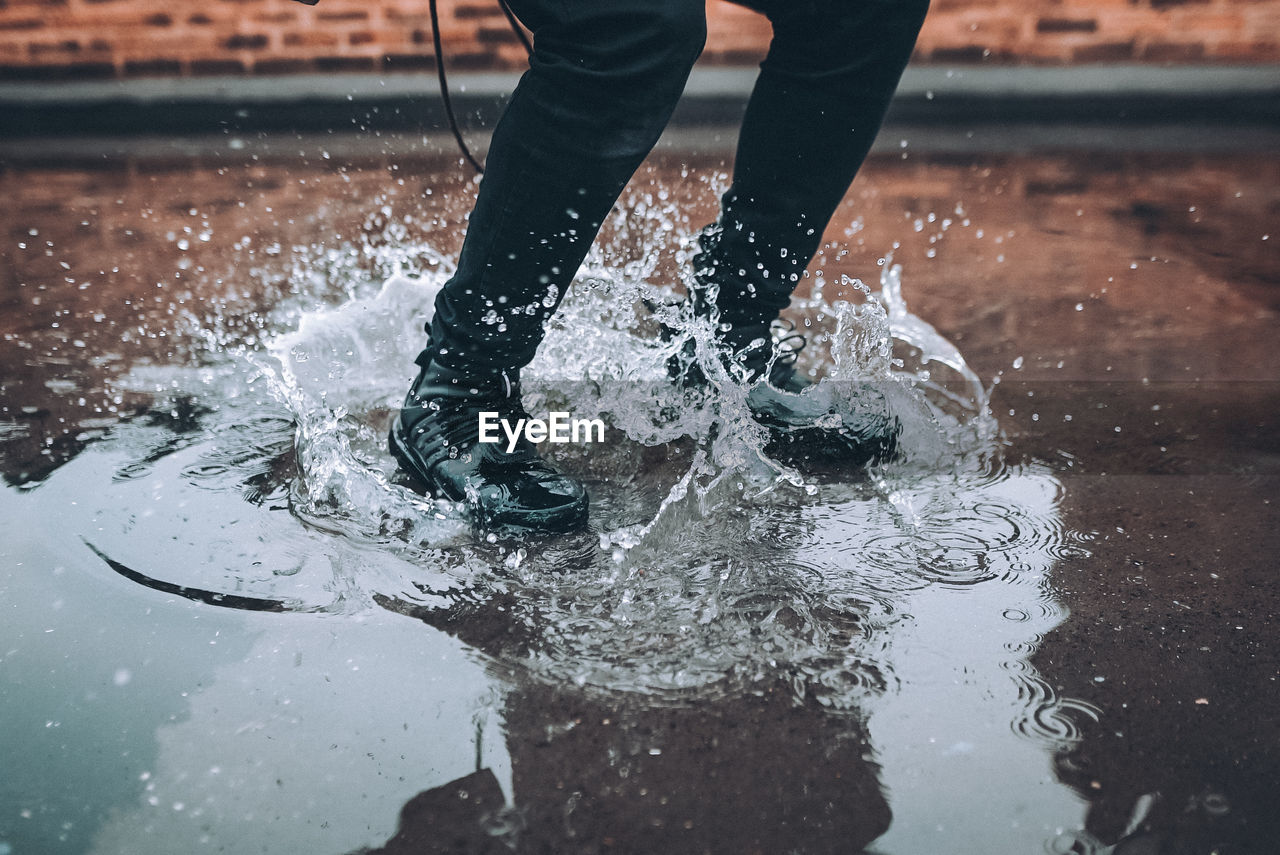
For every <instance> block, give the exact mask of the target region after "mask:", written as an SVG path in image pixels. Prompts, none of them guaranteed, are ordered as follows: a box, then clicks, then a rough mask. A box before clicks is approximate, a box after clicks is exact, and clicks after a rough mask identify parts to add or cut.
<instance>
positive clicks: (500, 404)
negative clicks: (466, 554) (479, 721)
mask: <svg viewBox="0 0 1280 855" xmlns="http://www.w3.org/2000/svg"><path fill="white" fill-rule="evenodd" d="M419 364H420V365H422V370H421V371H420V372H419V373H418V377H417V379H416V380H414V382H413V386H412V387H411V388H410V389H409V394H408V395H407V396H406V397H405V401H404V406H403V408H402V409H401V410H400V412H399V413H398V414H397V415H396V417H395V420H394V421H393V422H392V424H391V432H390V437H389V444H390V446H391V453H392V454H393V455H395V457H396V459H397V460H399V462H400V465H401V466H403V467H404V469H405V470H407V471H408V472H411V473H412V474H413V475H415V476H417V477H418V479H419V480H421V481H422V482H423V483H424V484H425V485H426V486H427V487H428V488H430V489H431V490H432V491H433V492H435V493H437V494H440V495H443V496H444V497H445V498H448V499H450V500H452V501H455V502H462V503H464V504H465V505H466V506H467V507H468V508H469V509H470V511H471V513H472V515H473V518H474V522H475V523H476V525H477V526H479V527H480V528H481V529H484V530H493V529H519V530H526V531H536V532H545V533H564V532H569V531H573V530H575V529H579V528H582V527H583V526H584V525H586V523H587V494H586V490H585V489H584V488H583V486H582V484H580V483H579V482H578V481H575V480H574V479H572V478H570V477H568V476H566V475H563V474H561V473H559V472H556V471H555V470H554V469H552V468H551V467H550V466H549V465H548V464H547V462H546V461H544V460H543V459H542V458H541V457H540V456H539V455H538V453H537V451H536V450H535V448H534V446H533V444H532V443H530V442H529V441H528V440H527V439H525V438H524V437H523V435H522V436H521V438H520V439H519V440H518V441H517V442H516V445H515V448H514V449H512V450H511V451H510V452H508V450H507V448H508V440H507V437H506V435H505V433H504V431H503V430H502V429H501V428H498V429H497V431H496V435H497V436H498V442H496V443H482V442H480V414H481V413H483V412H489V413H496V414H497V418H498V419H505V420H506V421H507V423H508V424H510V425H512V426H514V425H516V423H517V420H519V419H528V418H529V414H528V413H527V412H526V411H525V409H524V405H523V404H522V403H521V401H520V389H519V383H518V381H517V382H512V380H511V378H510V377H509V376H508V374H506V373H504V372H497V373H494V372H488V373H480V372H462V371H455V370H452V369H450V368H448V367H446V366H444V365H441V364H439V363H438V362H435V361H432V360H431V359H430V357H429V356H426V355H425V353H424V356H422V357H419Z"/></svg>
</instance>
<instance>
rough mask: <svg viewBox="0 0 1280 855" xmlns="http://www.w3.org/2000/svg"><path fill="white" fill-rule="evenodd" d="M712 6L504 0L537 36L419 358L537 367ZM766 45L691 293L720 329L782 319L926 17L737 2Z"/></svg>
mask: <svg viewBox="0 0 1280 855" xmlns="http://www.w3.org/2000/svg"><path fill="white" fill-rule="evenodd" d="M705 2H706V0H510V5H511V7H512V9H513V11H514V12H515V13H516V14H517V15H518V16H519V17H520V19H521V20H522V21H523V22H524V23H525V24H526V25H527V26H528V27H529V29H530V30H531V31H532V32H533V34H534V53H533V56H532V58H531V61H530V67H529V70H528V71H527V72H526V73H525V74H524V76H523V77H522V78H521V80H520V84H519V86H518V87H517V88H516V90H515V92H514V93H513V95H512V98H511V101H510V103H509V105H508V106H507V109H506V112H505V113H504V114H503V116H502V118H501V120H500V121H499V122H498V125H497V127H496V128H495V130H494V132H493V139H492V142H491V144H490V148H489V155H488V163H487V165H486V169H485V175H484V178H483V180H482V181H481V183H480V191H479V197H478V198H477V200H476V205H475V209H474V210H473V211H472V214H471V220H470V224H469V226H468V229H467V235H466V238H465V240H464V243H463V247H462V254H461V256H460V258H459V262H458V269H457V273H456V275H454V276H453V278H452V279H450V281H449V282H448V283H447V284H446V285H445V287H444V288H443V289H442V290H441V292H440V294H439V296H438V297H437V299H436V305H435V319H434V321H433V322H432V323H431V324H430V325H429V329H428V331H429V332H430V335H431V343H430V346H429V347H428V349H427V350H426V351H424V352H423V355H422V356H421V357H420V358H419V361H420V362H423V361H424V360H425V359H427V358H434V359H437V360H439V361H441V362H443V363H444V364H446V365H448V366H450V367H452V368H455V369H458V370H481V371H484V370H511V369H517V368H519V367H521V366H523V365H525V364H527V363H528V362H529V361H530V360H532V359H533V356H534V351H535V350H536V348H537V346H538V344H539V342H541V340H542V334H543V324H544V322H545V321H546V319H547V318H549V317H550V316H551V315H552V314H553V313H554V312H555V309H556V307H557V306H558V305H559V302H560V300H561V298H562V297H563V296H564V294H565V291H566V290H567V289H568V286H569V283H570V282H571V280H572V279H573V276H574V274H575V273H576V272H577V270H578V267H579V266H580V264H581V263H582V260H583V258H584V257H585V256H586V253H587V251H588V249H589V247H590V245H591V242H592V241H593V240H594V239H595V236H596V232H597V231H598V230H599V228H600V224H601V223H602V222H603V221H604V218H605V216H606V215H607V214H608V213H609V210H610V208H611V207H612V206H613V203H614V202H615V201H616V200H617V198H618V195H619V194H620V193H621V192H622V189H623V187H624V186H625V185H626V183H627V181H628V180H629V179H630V177H631V175H632V173H633V172H634V171H635V170H636V168H637V167H638V166H639V165H640V162H641V161H642V160H643V159H644V157H645V155H647V154H648V153H649V150H650V149H651V148H652V147H653V145H654V143H655V142H657V139H658V136H659V135H660V134H661V133H662V130H663V128H664V127H665V125H666V123H667V121H668V120H669V119H670V117H671V113H672V110H673V109H674V107H675V104H676V101H677V99H679V97H680V94H681V92H682V91H683V89H684V85H685V82H686V80H687V79H688V76H689V71H690V69H691V67H692V65H693V62H694V60H695V59H697V57H698V55H699V53H701V51H702V46H703V43H704V41H705V39H706V13H705ZM738 2H741V3H742V5H746V6H750V7H752V8H754V9H757V10H758V11H760V12H763V13H764V14H765V15H767V16H768V18H769V20H770V22H771V23H772V25H773V41H772V43H771V45H770V47H769V53H768V55H767V57H766V58H765V60H764V62H763V63H762V65H761V72H760V76H759V78H758V80H757V82H756V85H755V89H754V91H753V92H752V94H751V99H750V101H749V102H748V105H747V111H746V116H745V117H744V119H743V123H742V130H741V133H740V136H739V139H738V151H737V157H736V160H735V164H734V173H733V183H732V185H731V187H730V189H729V190H728V192H726V193H725V195H724V197H723V199H722V200H721V201H722V209H721V215H720V219H719V221H718V223H717V224H716V227H715V228H713V229H710V230H708V231H707V232H706V233H704V236H703V240H702V247H703V251H702V252H701V253H700V254H699V256H698V258H697V266H698V279H699V282H701V283H703V284H706V285H711V284H714V285H715V286H717V287H718V290H719V297H718V300H717V303H718V306H719V307H720V310H721V312H722V315H723V317H724V318H725V319H726V320H729V321H730V322H732V323H735V324H752V323H757V322H760V321H764V322H767V321H768V320H770V319H772V318H773V317H776V316H777V313H778V312H779V311H780V310H781V309H783V308H784V307H785V306H786V305H787V303H788V302H789V300H790V296H791V292H792V290H794V288H795V286H796V283H797V282H798V281H799V279H800V276H801V275H802V274H803V272H804V269H805V267H806V266H807V265H808V263H809V261H810V260H811V259H812V258H813V254H814V253H815V252H816V251H817V248H818V246H819V244H820V243H821V240H822V232H823V229H824V228H825V227H826V225H827V222H828V220H830V218H831V215H832V214H833V213H834V212H835V209H836V206H837V205H838V204H839V203H840V200H841V198H843V196H844V194H845V191H846V190H848V188H849V184H850V182H852V181H853V177H854V175H855V173H856V172H857V170H858V167H859V166H860V165H861V164H862V161H863V159H864V158H865V157H866V154H867V151H868V150H869V149H870V147H871V142H872V140H873V139H874V138H875V135H876V132H877V131H878V130H879V127H880V123H881V120H882V119H883V117H884V113H885V110H886V108H887V107H888V105H889V100H890V98H891V97H892V96H893V91H894V89H895V88H896V87H897V84H898V79H899V78H900V77H901V74H902V70H903V68H904V67H905V65H906V63H907V59H908V58H909V56H910V54H911V50H912V48H913V46H914V45H915V39H916V35H917V33H918V32H919V29H920V25H921V23H922V22H923V20H924V15H925V11H926V9H927V8H928V0H738Z"/></svg>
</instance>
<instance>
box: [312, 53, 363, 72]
mask: <svg viewBox="0 0 1280 855" xmlns="http://www.w3.org/2000/svg"><path fill="white" fill-rule="evenodd" d="M315 63H316V70H317V71H373V58H372V57H368V56H324V57H317V58H316V61H315Z"/></svg>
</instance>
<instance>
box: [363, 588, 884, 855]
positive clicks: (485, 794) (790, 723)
mask: <svg viewBox="0 0 1280 855" xmlns="http://www.w3.org/2000/svg"><path fill="white" fill-rule="evenodd" d="M386 605H388V606H389V607H392V608H397V609H398V610H407V611H412V608H411V607H408V608H406V607H405V604H393V603H387V604H386ZM417 616H418V617H421V618H423V619H424V620H427V621H429V622H430V623H432V624H433V625H435V626H438V627H440V628H442V629H445V630H447V631H451V632H453V633H455V634H457V635H458V636H460V637H461V638H462V639H463V640H464V641H467V642H469V643H474V644H476V645H477V646H479V647H480V648H481V649H482V650H485V652H488V653H496V654H502V653H504V652H507V653H509V652H511V650H512V649H513V648H518V647H520V646H522V645H521V640H520V639H519V638H517V637H516V636H515V635H513V634H512V633H511V632H510V628H511V627H512V625H513V624H512V621H511V617H510V612H509V611H505V610H504V606H503V604H501V603H490V604H488V606H487V607H484V608H482V609H475V608H472V609H467V613H466V614H461V613H455V614H454V615H452V616H451V617H452V619H448V618H445V619H443V621H442V616H441V614H440V613H430V612H420V613H417ZM505 723H506V737H507V748H508V751H509V753H510V756H511V765H512V781H513V788H514V798H513V800H514V803H515V812H514V814H515V815H514V816H511V815H508V816H507V817H506V818H505V819H504V818H502V816H501V814H502V811H501V810H500V808H501V805H502V803H503V799H502V794H501V792H500V791H499V790H498V787H497V782H496V779H494V777H493V776H492V774H490V773H488V772H487V771H481V772H478V773H476V774H474V775H471V776H468V778H466V779H463V780H461V781H454V782H451V783H449V784H446V785H444V786H442V787H438V788H436V789H434V790H430V791H427V792H424V793H422V794H420V795H419V796H417V797H415V798H414V799H413V800H411V801H410V802H409V803H408V804H407V805H406V806H405V808H404V810H403V812H402V814H401V825H400V829H399V830H398V832H397V833H396V835H395V836H394V837H392V838H391V839H390V840H389V841H388V842H387V844H386V845H385V846H384V847H382V848H380V849H377V850H374V852H376V853H379V855H404V853H434V852H481V853H487V852H490V851H493V852H500V851H510V850H508V849H506V848H505V846H504V845H503V844H502V843H500V842H499V841H498V840H496V839H495V837H494V836H493V835H494V833H495V831H500V830H501V827H503V826H505V825H508V824H510V823H511V822H515V823H516V824H517V825H518V826H519V829H518V832H517V835H516V837H517V840H518V851H521V852H556V853H560V852H643V853H654V852H663V851H670V852H713V853H715V852H732V853H751V852H761V853H771V852H857V851H859V850H860V849H862V848H863V847H865V846H866V845H867V844H868V843H870V842H871V841H872V840H874V839H875V838H877V837H879V836H880V835H881V834H883V833H884V832H885V831H886V830H887V829H888V827H889V822H890V818H891V816H890V811H889V805H888V803H887V802H886V801H885V798H884V796H883V794H882V793H881V790H880V784H879V781H878V777H877V776H878V768H877V766H876V765H875V764H874V762H873V761H872V759H871V749H870V747H869V745H868V743H867V737H866V732H865V729H864V727H863V725H862V722H861V721H860V720H859V719H858V718H856V717H855V716H853V715H845V716H842V715H837V714H833V713H832V712H831V711H830V710H827V709H824V708H822V707H819V706H818V705H817V704H806V705H800V704H797V703H796V702H795V700H794V698H793V697H792V695H791V694H790V693H789V692H788V691H787V690H786V689H785V688H784V687H783V686H782V685H780V684H779V685H777V686H775V687H774V688H773V689H772V690H764V691H762V692H761V693H760V694H759V695H745V696H741V695H740V696H733V697H724V698H719V699H703V700H700V701H698V702H697V703H696V705H691V706H689V707H665V708H664V707H658V708H655V707H653V706H652V705H645V704H643V703H642V702H641V701H640V700H633V701H628V702H624V703H622V704H621V705H619V704H617V703H616V702H614V701H601V700H599V699H597V698H594V697H592V696H590V695H589V694H588V693H585V692H582V691H577V690H574V689H571V688H564V689H562V688H554V687H550V686H545V685H539V684H536V683H532V682H528V683H526V684H524V685H521V686H519V687H517V688H515V689H514V690H513V691H512V692H511V693H510V694H509V695H508V697H507V700H506V706H505Z"/></svg>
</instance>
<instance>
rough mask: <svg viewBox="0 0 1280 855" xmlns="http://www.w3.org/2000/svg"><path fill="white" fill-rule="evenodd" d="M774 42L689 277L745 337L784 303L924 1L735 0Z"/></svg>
mask: <svg viewBox="0 0 1280 855" xmlns="http://www.w3.org/2000/svg"><path fill="white" fill-rule="evenodd" d="M735 2H739V3H740V4H741V5H745V6H750V7H751V8H754V9H757V10H759V11H761V12H763V13H765V14H766V15H767V16H768V17H769V19H770V21H771V22H772V24H773V31H774V36H773V42H772V44H771V45H770V48H769V53H768V56H767V57H766V58H765V60H764V62H763V63H762V65H761V72H760V77H759V79H758V80H757V82H756V86H755V90H754V91H753V92H752V95H751V100H750V102H749V103H748V106H747V112H746V116H745V117H744V119H743V124H742V131H741V134H740V136H739V140H738V151H737V158H736V161H735V164H734V173H733V184H732V186H731V187H730V188H729V191H728V192H727V193H726V194H725V195H724V198H723V199H722V210H721V216H720V219H719V221H718V222H717V223H716V224H715V225H714V226H712V227H710V228H708V229H707V230H706V231H705V232H704V233H703V236H702V239H701V240H702V252H701V253H699V255H698V256H697V257H696V259H695V264H696V266H697V271H696V279H697V281H698V282H699V283H701V285H702V286H703V287H704V288H706V289H708V292H709V293H708V296H712V295H713V294H714V292H718V296H715V303H716V304H717V305H718V307H719V309H720V311H721V316H722V322H725V323H730V324H732V325H733V326H734V328H735V330H737V333H738V334H737V335H735V334H734V333H733V332H730V333H729V334H728V338H727V339H726V340H727V342H728V343H729V344H730V346H731V347H740V346H742V345H745V344H748V343H749V342H750V341H751V340H752V337H755V336H758V335H759V333H760V330H761V329H762V328H766V327H767V325H768V324H769V322H770V321H772V320H773V319H775V318H776V317H777V316H778V313H779V312H780V311H781V310H782V309H783V308H785V307H786V306H787V303H788V302H789V300H790V296H791V292H792V291H793V290H794V289H795V287H796V285H797V284H798V282H799V280H800V277H801V276H802V275H803V273H804V270H805V267H806V266H808V264H809V262H810V261H811V260H812V258H813V255H814V253H815V252H816V251H817V249H818V246H819V245H820V244H821V241H822V233H823V230H824V229H825V228H826V226H827V223H828V221H829V220H830V219H831V215H832V214H833V213H834V212H835V209H836V207H837V206H838V205H839V203H840V200H841V199H842V198H843V196H844V194H845V192H846V191H847V190H848V189H849V185H850V183H851V182H852V181H853V178H854V175H855V174H856V173H857V171H858V168H859V167H860V166H861V165H862V161H863V159H864V158H865V157H866V155H867V152H868V151H869V150H870V148H871V143H872V141H873V140H874V139H875V136H876V133H877V131H878V130H879V129H880V123H881V121H882V120H883V118H884V114H885V111H886V109H887V108H888V106H889V101H890V99H891V98H892V97H893V92H894V90H895V89H896V88H897V85H898V80H899V78H900V77H901V75H902V71H903V68H904V67H905V66H906V63H907V60H908V58H909V57H910V55H911V51H912V48H913V47H914V45H915V40H916V36H917V34H918V32H919V30H920V25H921V24H922V23H923V21H924V16H925V12H926V10H927V9H928V0H735Z"/></svg>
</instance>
